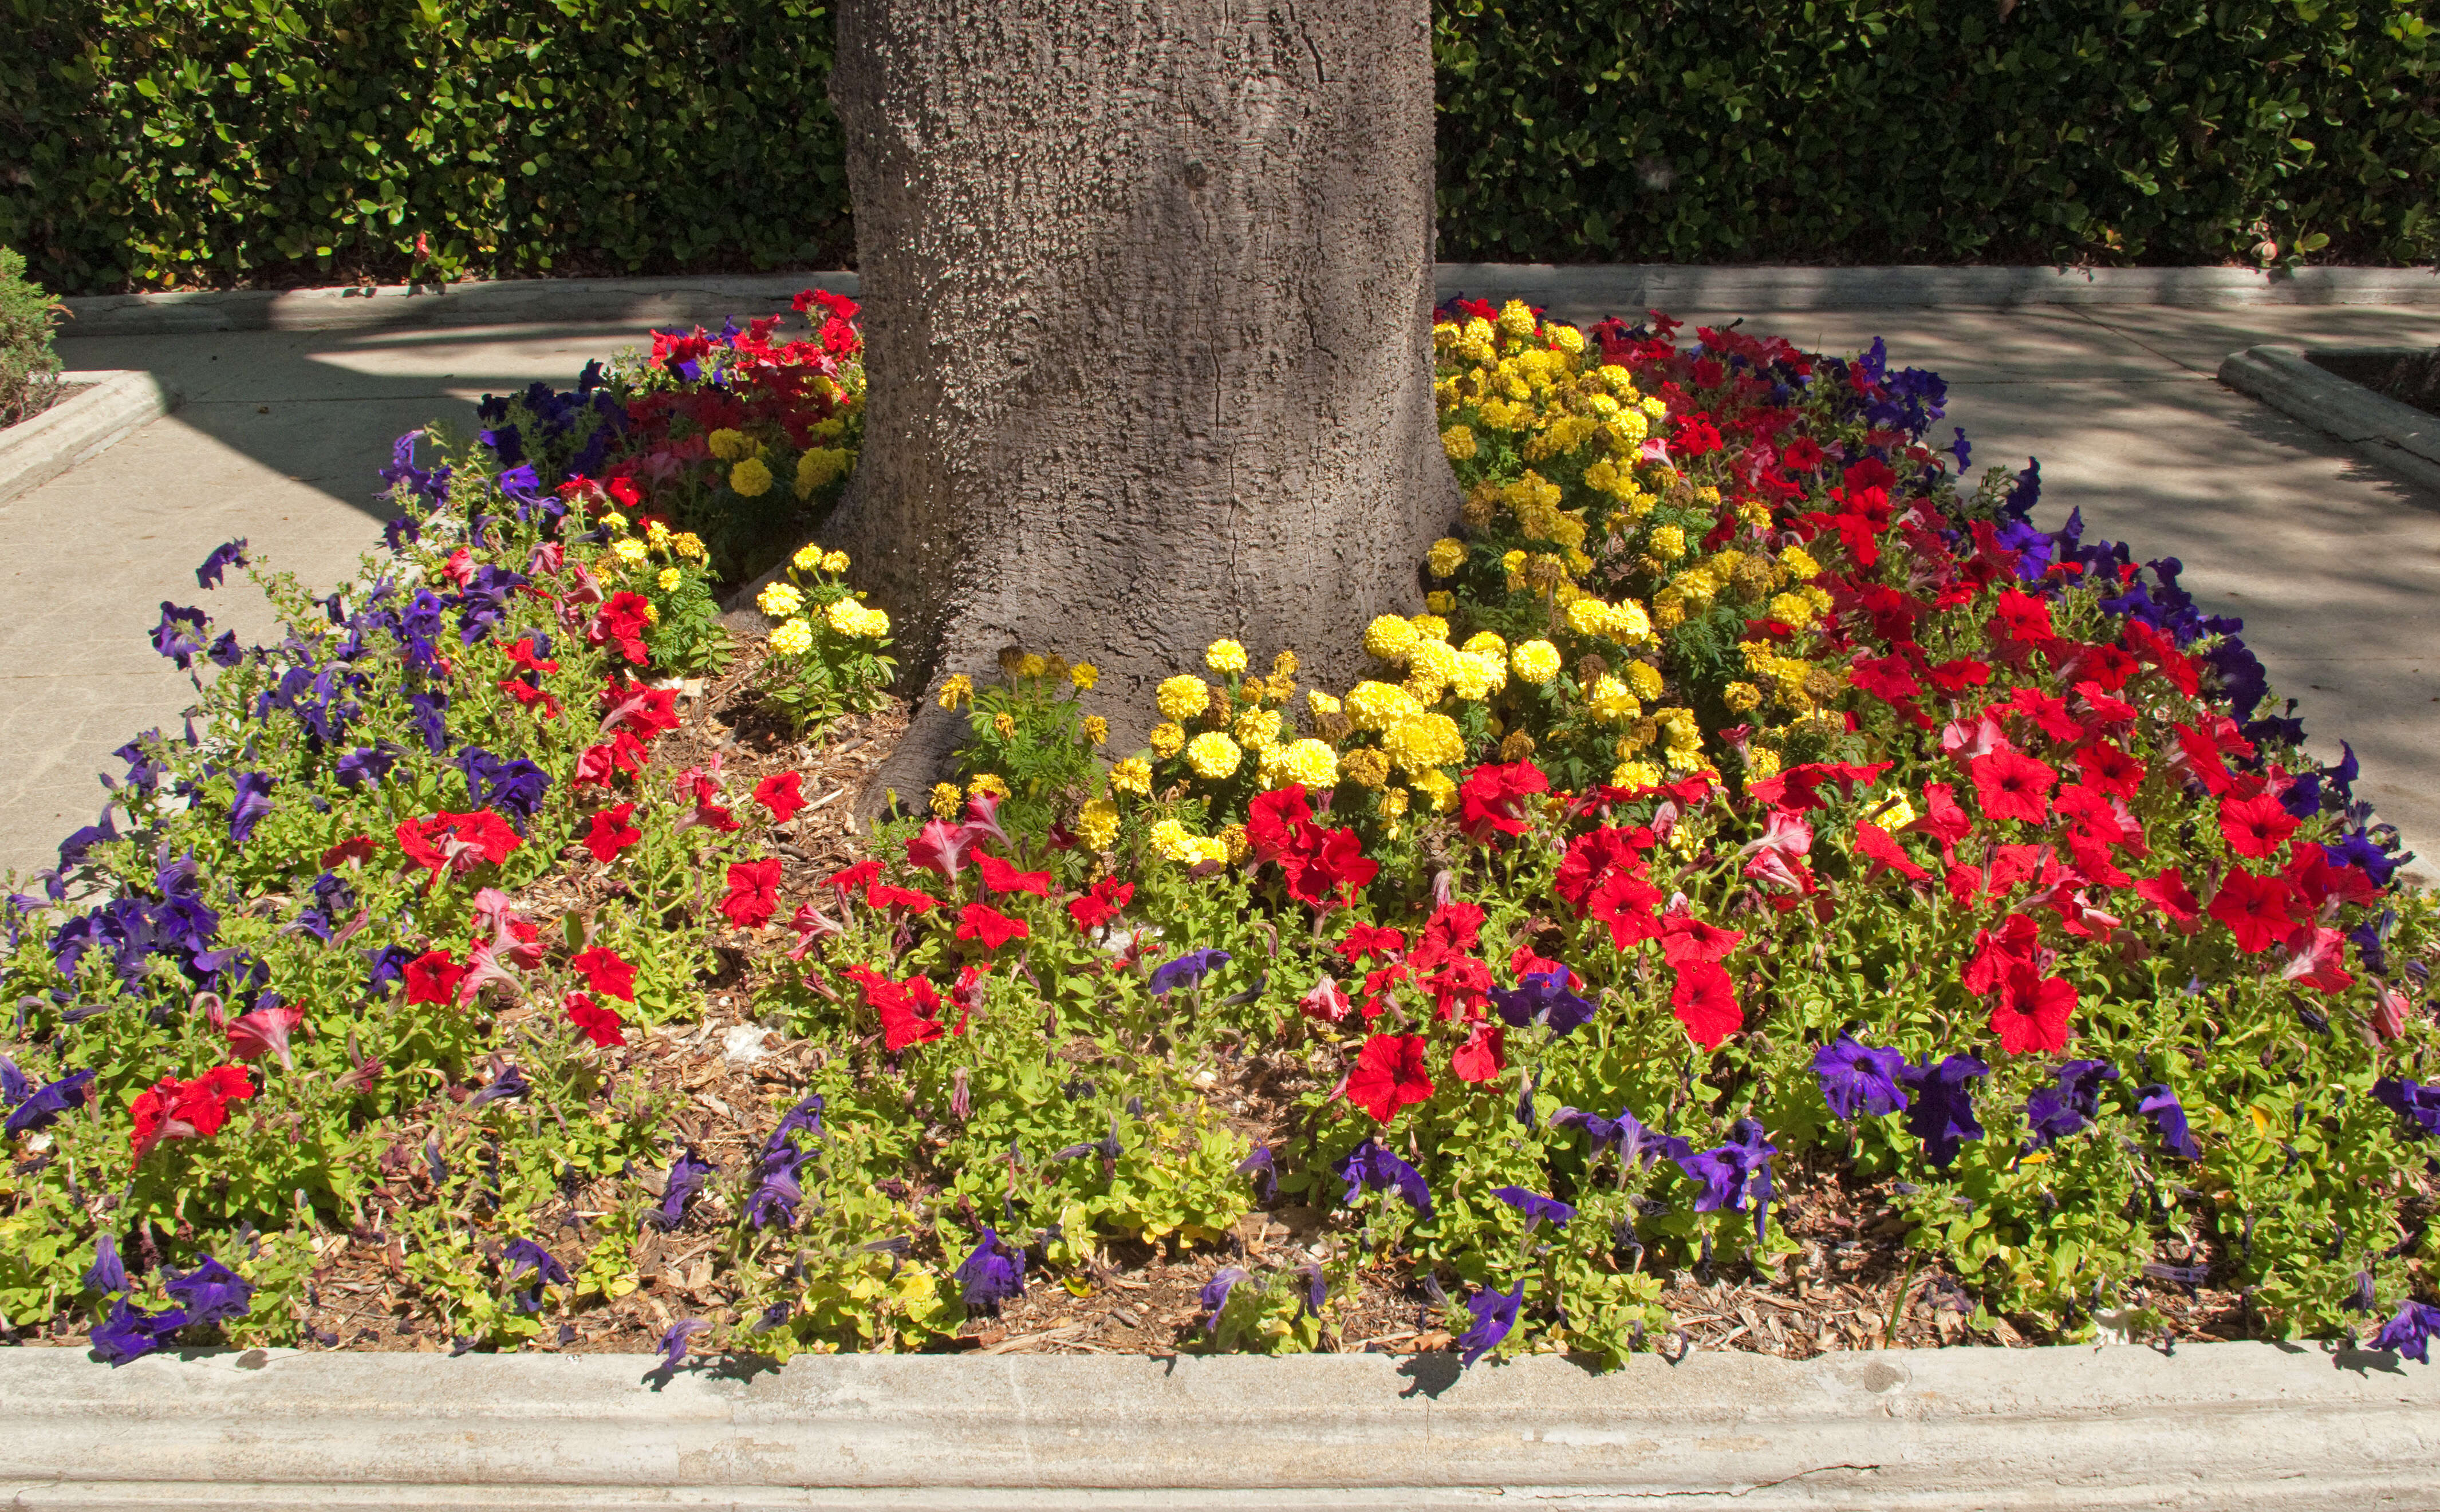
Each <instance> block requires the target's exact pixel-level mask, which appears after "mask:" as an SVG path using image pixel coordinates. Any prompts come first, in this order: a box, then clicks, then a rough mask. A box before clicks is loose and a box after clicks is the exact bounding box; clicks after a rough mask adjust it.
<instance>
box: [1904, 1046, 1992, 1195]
mask: <svg viewBox="0 0 2440 1512" xmlns="http://www.w3.org/2000/svg"><path fill="white" fill-rule="evenodd" d="M1990 1074H1991V1068H1990V1067H1989V1066H1986V1065H1984V1064H1983V1063H1982V1061H1980V1060H1977V1059H1975V1058H1973V1057H1972V1056H1950V1057H1948V1058H1947V1059H1945V1060H1942V1061H1940V1062H1939V1063H1938V1064H1934V1063H1933V1062H1932V1061H1931V1060H1930V1059H1929V1058H1926V1059H1925V1060H1924V1063H1923V1064H1922V1065H1919V1066H1916V1065H1910V1066H1908V1067H1906V1068H1905V1069H1904V1070H1902V1071H1900V1072H1899V1073H1898V1079H1899V1080H1901V1081H1903V1082H1905V1083H1906V1085H1907V1087H1908V1088H1909V1089H1910V1090H1911V1091H1912V1092H1913V1094H1914V1102H1913V1104H1912V1105H1911V1106H1910V1107H1909V1108H1908V1109H1907V1132H1908V1133H1911V1134H1912V1135H1914V1137H1915V1138H1917V1139H1920V1140H1922V1141H1923V1148H1924V1153H1925V1154H1926V1155H1928V1156H1929V1157H1930V1159H1931V1164H1932V1166H1933V1168H1935V1169H1938V1170H1947V1168H1948V1163H1949V1162H1951V1161H1953V1160H1955V1159H1956V1158H1957V1151H1958V1147H1960V1146H1961V1145H1963V1144H1964V1143H1965V1141H1966V1140H1969V1139H1981V1138H1982V1124H1981V1123H1980V1122H1979V1121H1977V1120H1976V1118H1975V1116H1974V1091H1973V1089H1972V1088H1971V1087H1968V1086H1967V1085H1966V1083H1967V1082H1969V1081H1972V1080H1973V1079H1974V1078H1976V1077H1978V1076H1989V1075H1990Z"/></svg>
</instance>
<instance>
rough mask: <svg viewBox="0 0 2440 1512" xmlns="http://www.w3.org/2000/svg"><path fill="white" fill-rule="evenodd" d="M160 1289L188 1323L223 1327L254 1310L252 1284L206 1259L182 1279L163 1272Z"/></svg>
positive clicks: (217, 1262) (168, 1272) (176, 1274)
mask: <svg viewBox="0 0 2440 1512" xmlns="http://www.w3.org/2000/svg"><path fill="white" fill-rule="evenodd" d="M161 1289H162V1290H165V1291H167V1292H169V1293H170V1297H171V1298H172V1299H174V1300H175V1301H176V1302H177V1303H178V1305H179V1306H180V1307H184V1308H186V1309H187V1317H188V1322H190V1323H227V1322H229V1321H231V1320H233V1319H237V1318H242V1317H244V1316H245V1315H246V1313H247V1311H248V1310H249V1309H251V1308H252V1307H254V1283H253V1282H251V1281H248V1280H247V1279H246V1278H245V1277H243V1276H242V1275H240V1274H238V1273H237V1272H234V1271H232V1270H230V1269H229V1268H228V1267H227V1266H224V1265H223V1264H221V1263H220V1261H218V1260H216V1259H213V1258H212V1257H211V1256H209V1255H206V1256H205V1257H204V1263H203V1264H201V1265H199V1266H197V1267H195V1268H194V1269H193V1270H191V1271H189V1272H187V1273H186V1274H185V1275H180V1274H178V1273H177V1272H174V1271H166V1270H165V1271H163V1272H161Z"/></svg>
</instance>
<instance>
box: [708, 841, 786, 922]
mask: <svg viewBox="0 0 2440 1512" xmlns="http://www.w3.org/2000/svg"><path fill="white" fill-rule="evenodd" d="M720 911H721V913H722V914H724V915H726V916H727V918H728V921H729V922H730V923H732V924H734V925H736V926H737V927H738V928H739V929H760V928H762V927H763V925H765V924H768V923H769V922H771V916H772V915H774V914H776V913H778V912H779V911H780V860H779V858H778V857H776V856H774V857H771V858H769V859H768V860H764V861H733V862H730V863H728V896H727V897H726V898H722V899H721V900H720Z"/></svg>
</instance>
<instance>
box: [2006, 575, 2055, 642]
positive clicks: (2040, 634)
mask: <svg viewBox="0 0 2440 1512" xmlns="http://www.w3.org/2000/svg"><path fill="white" fill-rule="evenodd" d="M1989 628H1990V631H1991V635H1992V637H1993V638H1994V639H2004V640H2018V641H2025V642H2028V643H2029V644H2032V645H2035V646H2042V645H2047V644H2049V643H2050V642H2051V641H2054V640H2055V639H2057V638H2058V631H2057V630H2056V629H2055V628H2054V626H2053V625H2052V624H2051V606H2050V605H2048V604H2046V603H2044V602H2042V601H2041V600H2040V599H2038V598H2036V597H2035V596H2033V595H2031V594H2028V593H2024V592H2022V591H2020V590H2018V589H2015V588H2010V589H2006V590H2004V591H2002V592H2001V593H2000V602H1999V605H1998V607H1997V608H1995V609H1994V610H1993V611H1992V613H1991V621H1990V627H1989Z"/></svg>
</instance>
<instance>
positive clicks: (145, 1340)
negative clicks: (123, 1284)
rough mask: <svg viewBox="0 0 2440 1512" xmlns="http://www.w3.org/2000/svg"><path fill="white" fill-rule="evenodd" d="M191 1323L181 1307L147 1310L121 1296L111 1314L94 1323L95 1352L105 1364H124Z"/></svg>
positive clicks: (148, 1351) (111, 1308) (140, 1357)
mask: <svg viewBox="0 0 2440 1512" xmlns="http://www.w3.org/2000/svg"><path fill="white" fill-rule="evenodd" d="M187 1323H188V1318H187V1314H186V1313H185V1312H184V1311H183V1310H181V1309H179V1308H177V1307H164V1308H162V1309H161V1310H160V1311H158V1312H146V1311H144V1310H143V1309H142V1308H140V1307H134V1306H132V1305H130V1304H129V1302H128V1300H127V1299H126V1298H125V1297H121V1298H119V1299H118V1300H117V1302H115V1303H113V1304H111V1307H110V1316H109V1317H107V1318H105V1319H103V1320H102V1321H101V1322H100V1323H98V1324H96V1325H94V1329H93V1352H94V1353H95V1354H97V1355H99V1356H100V1357H101V1360H102V1363H104V1364H107V1365H123V1364H125V1363H127V1362H128V1361H131V1360H141V1359H142V1358H144V1357H145V1356H146V1355H149V1354H151V1353H152V1351H153V1350H155V1349H158V1348H160V1347H161V1346H162V1345H163V1344H164V1343H168V1342H169V1339H170V1335H171V1334H174V1333H176V1332H177V1331H178V1330H179V1329H181V1328H183V1327H185V1326H186V1325H187Z"/></svg>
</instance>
